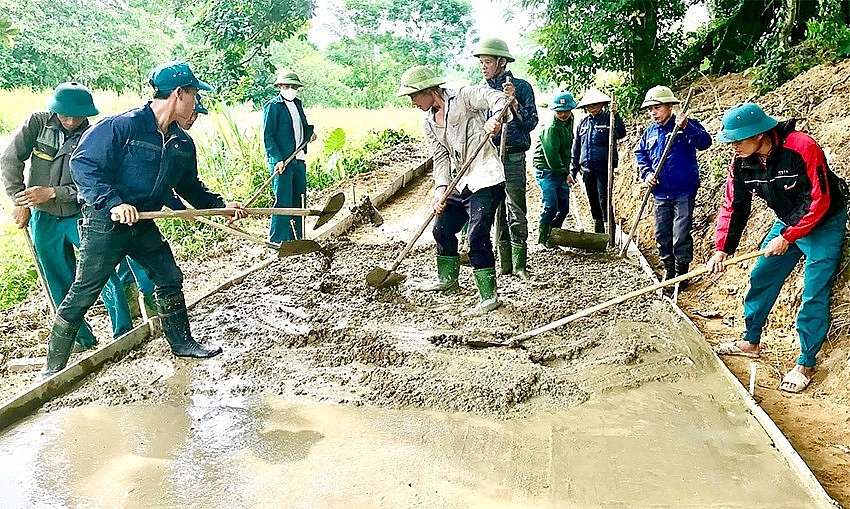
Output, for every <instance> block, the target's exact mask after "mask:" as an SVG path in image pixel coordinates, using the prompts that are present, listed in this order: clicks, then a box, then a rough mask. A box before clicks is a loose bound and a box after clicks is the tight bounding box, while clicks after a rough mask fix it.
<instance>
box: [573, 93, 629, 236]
mask: <svg viewBox="0 0 850 509" xmlns="http://www.w3.org/2000/svg"><path fill="white" fill-rule="evenodd" d="M609 103H610V104H611V106H610V108H609V110H610V111H604V108H605V105H606V104H609ZM576 108H584V111H585V113H587V115H586V116H585V117H584V118H582V119H581V121H580V122H579V124H578V129H576V136H575V142H574V143H573V149H572V174H573V175H578V172H579V171H581V173H582V179H583V180H584V188H585V192H586V193H587V201H588V202H589V203H590V215H591V216H593V231H594V232H595V233H605V229H606V223H607V221H608V142H609V139H610V133H609V132H608V131H609V129H610V128H611V115H613V116H614V138H613V140H614V146H613V147H612V150H613V151H614V154H613V167H614V168H616V167H617V163H618V161H619V157H618V154H617V140H619V139H622V138H624V137H625V136H626V124H625V123H623V119H622V118H620V115H618V114H617V105H616V104H615V103H611V98H610V97H608V96H607V95H605V94H603V93H602V92H601V91H600V90H598V89H596V88H591V89H590V90H588V91H587V92H585V94H584V97H582V99H581V101H580V102H579V103H578V104H577V105H576Z"/></svg>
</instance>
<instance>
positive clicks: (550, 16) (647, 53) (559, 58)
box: [522, 0, 686, 91]
mask: <svg viewBox="0 0 850 509" xmlns="http://www.w3.org/2000/svg"><path fill="white" fill-rule="evenodd" d="M522 2H523V5H525V6H526V7H538V8H540V7H542V10H541V16H542V17H543V19H544V20H545V21H544V25H543V27H542V28H540V29H539V30H537V31H536V32H535V33H534V34H532V36H533V38H535V39H536V40H537V42H538V43H539V45H540V46H541V49H540V50H538V51H537V52H536V53H535V54H534V56H533V57H532V59H531V61H530V66H531V72H532V74H533V75H534V76H535V77H537V78H538V79H541V80H543V81H548V82H555V83H557V82H564V83H566V84H567V86H568V87H569V88H571V89H573V90H580V89H582V88H585V87H587V86H589V85H592V84H593V81H594V78H595V75H596V73H597V71H599V70H603V71H617V72H621V73H624V74H625V75H626V77H627V81H628V82H629V83H630V84H631V87H632V90H633V91H643V90H646V89H648V88H649V87H651V86H653V85H656V84H659V83H670V81H671V79H672V75H671V72H670V71H671V66H672V64H673V62H674V58H675V55H676V51H675V46H676V44H677V43H678V42H679V35H680V34H679V28H678V27H677V22H678V21H679V20H681V19H682V17H683V16H684V13H685V5H686V4H685V2H686V0H614V1H610V2H599V1H596V0H548V1H546V2H542V1H540V0H522Z"/></svg>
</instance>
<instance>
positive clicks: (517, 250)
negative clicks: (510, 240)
mask: <svg viewBox="0 0 850 509" xmlns="http://www.w3.org/2000/svg"><path fill="white" fill-rule="evenodd" d="M511 257H512V259H513V265H514V274H515V275H516V276H517V277H519V278H520V279H524V280H526V281H528V280H529V279H531V275H530V274H529V273H528V269H526V266H525V265H526V261H527V259H528V248H527V247H526V246H525V245H521V244H511Z"/></svg>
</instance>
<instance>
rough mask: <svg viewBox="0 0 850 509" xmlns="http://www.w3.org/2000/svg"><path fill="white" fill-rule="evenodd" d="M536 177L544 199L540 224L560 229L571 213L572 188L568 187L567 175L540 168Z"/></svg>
mask: <svg viewBox="0 0 850 509" xmlns="http://www.w3.org/2000/svg"><path fill="white" fill-rule="evenodd" d="M534 177H535V178H536V179H537V185H539V186H540V193H541V195H542V197H543V212H541V213H540V224H551V225H552V226H554V227H555V228H560V227H561V226H563V225H564V219H566V218H567V213H569V211H570V186H568V185H567V175H566V174H561V173H555V172H554V171H552V170H544V169H541V168H538V169H537V170H536V171H535V173H534Z"/></svg>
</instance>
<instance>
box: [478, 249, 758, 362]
mask: <svg viewBox="0 0 850 509" xmlns="http://www.w3.org/2000/svg"><path fill="white" fill-rule="evenodd" d="M764 252H765V250H764V249H760V250H758V251H753V252H752V253H747V254H743V255H740V256H736V257H734V258H729V259H728V260H726V261H725V262H723V263H724V264H726V265H732V264H735V263H741V262H743V261H745V260H750V259H752V258H757V257H759V256H762V255H763V254H764ZM707 272H708V265H703V266H702V267H700V268H698V269H695V270H692V271H690V272H688V273H687V274H682V275H681V276H676V277H674V278H672V279H667V280H665V281H661V282H660V283H655V284H653V285H649V286H647V287H645V288H642V289H640V290H635V291H633V292H630V293H627V294H625V295H621V296H619V297H615V298H613V299H611V300H607V301H605V302H603V303H601V304H597V305H595V306H592V307H589V308H585V309H583V310H581V311H578V312H576V313H573V314H571V315H570V316H566V317H564V318H561V319H560V320H555V321H554V322H552V323H549V324H546V325H544V326H542V327H538V328H536V329H533V330H530V331H528V332H523V333H522V334H517V335H516V336H513V337H510V338H508V339H507V340H506V341H503V342H501V341H486V340H475V341H470V342H468V344H469V345H470V346H475V347H488V346H509V347H512V348H515V347H517V346H519V345H520V343H522V342H523V341H525V340H527V339H530V338H533V337H534V336H538V335H540V334H543V333H544V332H548V331H550V330H552V329H556V328H558V327H560V326H562V325H566V324H568V323H570V322H572V321H574V320H578V319H579V318H584V317H585V316H588V315H590V314H592V313H595V312H597V311H600V310H602V309H606V308H609V307H611V306H613V305H615V304H620V303H621V302H625V301H627V300H631V299H634V298H635V297H639V296H641V295H644V294H646V293H650V292H654V291H656V290H658V289H660V288H664V287H665V286H670V285H675V284H676V283H680V282H682V281H685V280H686V279H690V278H692V277H695V276H699V275H700V274H705V273H707Z"/></svg>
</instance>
